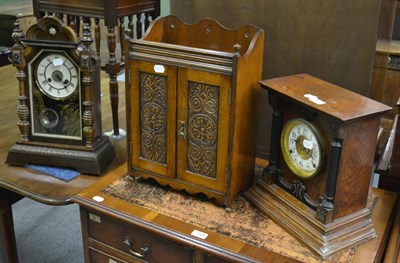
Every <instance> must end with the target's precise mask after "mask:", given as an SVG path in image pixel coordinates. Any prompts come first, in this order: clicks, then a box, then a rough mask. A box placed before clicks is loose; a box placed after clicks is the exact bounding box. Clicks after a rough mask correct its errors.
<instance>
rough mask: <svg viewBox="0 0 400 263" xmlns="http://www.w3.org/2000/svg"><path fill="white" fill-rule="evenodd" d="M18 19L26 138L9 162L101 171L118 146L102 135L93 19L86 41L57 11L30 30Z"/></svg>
mask: <svg viewBox="0 0 400 263" xmlns="http://www.w3.org/2000/svg"><path fill="white" fill-rule="evenodd" d="M16 25H17V27H16V29H15V30H14V34H13V37H14V38H15V40H16V44H15V45H14V47H13V49H12V62H13V65H14V66H15V67H16V68H17V69H18V71H17V78H18V80H19V97H18V99H19V101H20V104H19V106H18V108H17V113H18V117H19V121H18V126H19V129H20V132H21V138H20V140H19V141H18V142H16V144H15V145H14V146H13V147H12V148H11V149H10V151H9V154H8V157H7V161H6V162H7V163H8V164H11V165H21V166H23V165H26V164H29V163H34V164H44V165H55V166H62V167H70V168H75V169H77V170H78V171H80V172H82V173H90V174H99V173H101V172H102V170H104V168H105V167H106V166H107V165H108V164H109V163H110V162H111V160H112V159H113V158H114V150H113V147H112V145H111V143H110V142H109V141H108V139H107V138H105V137H103V136H102V130H101V112H100V89H99V87H100V81H99V78H100V74H99V70H100V69H99V59H98V58H97V57H96V56H95V55H94V53H93V51H92V50H91V49H90V44H91V43H92V42H93V40H92V39H91V33H90V27H89V25H88V24H86V23H85V24H84V32H83V35H82V38H81V40H82V41H81V42H80V41H78V37H77V36H76V34H75V32H74V31H73V30H72V28H70V27H68V26H67V25H65V24H64V23H63V21H62V20H60V19H58V18H55V17H51V16H49V17H45V18H43V19H41V20H39V21H38V22H37V23H36V24H34V25H33V26H31V27H30V28H29V29H28V31H27V32H26V36H24V34H23V32H22V30H21V29H20V28H19V25H18V21H17V23H16ZM80 43H82V48H78V46H79V45H80Z"/></svg>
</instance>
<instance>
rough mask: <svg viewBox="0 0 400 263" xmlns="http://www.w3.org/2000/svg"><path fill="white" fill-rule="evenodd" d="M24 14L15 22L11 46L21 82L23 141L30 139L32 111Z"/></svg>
mask: <svg viewBox="0 0 400 263" xmlns="http://www.w3.org/2000/svg"><path fill="white" fill-rule="evenodd" d="M21 17H22V15H21V14H19V15H17V20H16V21H15V23H14V26H15V28H14V30H13V34H12V38H13V39H14V40H15V44H14V46H13V47H12V48H11V50H12V51H11V60H12V64H13V66H14V67H16V68H17V72H16V74H15V77H16V78H17V79H18V82H19V96H18V100H19V105H18V106H17V114H18V118H19V120H18V128H19V131H20V133H21V138H20V140H21V141H23V142H27V141H29V129H30V126H31V124H30V122H29V117H30V112H29V107H28V105H27V101H28V98H27V96H26V94H25V90H26V87H25V83H26V73H25V72H26V61H25V58H24V56H23V52H24V45H23V44H22V43H21V39H23V38H24V37H25V34H24V33H23V31H22V29H21V28H20V19H21Z"/></svg>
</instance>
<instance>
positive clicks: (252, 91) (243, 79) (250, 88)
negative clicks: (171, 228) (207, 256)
mask: <svg viewBox="0 0 400 263" xmlns="http://www.w3.org/2000/svg"><path fill="white" fill-rule="evenodd" d="M263 48H264V32H262V31H260V32H259V35H258V39H257V41H256V42H255V45H254V47H253V50H252V52H251V53H250V54H248V55H245V56H242V57H239V59H238V64H237V69H236V72H235V74H236V76H234V78H236V81H234V87H233V88H234V93H233V98H232V101H233V105H232V106H233V107H234V115H232V117H233V137H232V145H231V149H232V150H231V151H232V166H231V167H232V170H231V179H230V181H231V190H230V197H229V198H230V199H233V198H234V196H235V195H236V194H237V193H238V192H239V191H243V190H246V189H247V188H248V187H250V186H251V184H252V182H253V177H254V165H255V156H256V143H257V129H258V121H259V102H260V89H261V88H260V85H259V84H258V81H260V80H261V72H262V61H263Z"/></svg>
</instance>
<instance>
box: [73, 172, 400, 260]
mask: <svg viewBox="0 0 400 263" xmlns="http://www.w3.org/2000/svg"><path fill="white" fill-rule="evenodd" d="M126 171H127V170H126V166H125V165H122V166H120V167H118V168H117V169H115V170H113V171H110V173H108V174H107V175H106V176H104V177H103V178H102V179H101V180H99V181H98V182H97V183H96V184H94V185H93V186H92V187H90V188H86V189H85V190H84V191H82V192H81V193H79V194H78V195H76V196H75V197H74V198H73V201H74V202H75V203H78V204H79V205H80V207H81V220H82V230H83V235H84V236H83V243H84V253H85V262H91V261H90V259H92V260H93V257H94V256H96V255H97V256H98V254H95V253H101V254H102V259H103V260H106V259H107V258H113V260H117V261H116V262H120V261H118V259H121V258H122V257H124V258H123V260H126V261H128V262H130V261H131V260H133V257H129V251H128V250H127V248H126V251H125V249H124V251H120V250H118V249H115V248H114V247H112V246H110V245H104V244H101V242H98V240H96V238H97V237H99V236H98V235H99V233H96V232H95V231H96V230H95V228H93V227H91V226H88V222H90V220H92V219H89V217H90V214H94V215H95V216H99V220H100V221H101V220H102V222H103V221H111V222H113V224H114V226H113V228H118V227H123V228H124V232H123V233H124V235H128V234H127V233H129V231H130V230H129V229H134V230H137V231H140V232H145V233H148V234H150V235H153V236H156V237H157V238H160V239H162V240H168V241H171V242H173V243H176V244H179V245H181V246H182V247H185V248H187V249H193V250H194V251H195V252H194V253H197V254H201V252H203V253H204V252H205V253H206V254H207V256H208V257H210V258H212V259H213V260H216V261H215V262H223V261H229V262H293V261H294V260H293V259H290V258H287V257H284V256H282V255H279V254H276V253H273V252H271V251H267V250H265V249H263V248H260V247H256V246H253V245H250V244H248V243H245V242H242V241H239V240H237V239H233V238H230V237H228V236H226V235H223V234H219V233H216V232H214V231H210V230H206V229H203V228H199V227H198V226H195V225H192V224H190V223H189V222H183V221H179V220H177V219H174V218H172V217H170V216H166V215H164V214H161V213H158V212H156V211H153V210H149V209H146V208H143V207H141V206H138V205H134V204H132V203H128V202H127V201H124V200H122V199H119V198H115V197H112V196H109V195H106V194H104V193H103V192H102V190H103V189H104V188H106V187H107V186H108V185H109V184H111V183H112V182H114V181H115V180H117V179H118V178H119V177H121V176H122V175H124V174H125V173H126ZM372 194H374V195H377V196H378V201H377V203H376V204H375V208H374V210H373V213H372V222H373V224H374V226H375V228H376V232H377V235H378V237H377V238H374V239H372V240H370V241H368V242H366V243H364V244H362V245H360V246H359V247H358V248H357V250H356V254H355V256H354V257H353V262H360V263H366V262H380V259H381V258H382V256H383V253H384V249H385V247H386V243H387V239H388V237H389V234H390V229H391V228H390V224H389V223H390V222H391V221H393V219H394V217H393V214H392V210H393V208H394V206H395V201H396V194H395V193H392V192H388V191H385V190H381V189H372ZM95 196H100V197H102V198H104V200H103V201H101V202H98V201H96V200H94V199H93V197H95ZM95 220H96V219H95ZM100 228H101V227H100ZM88 229H90V230H88ZM101 229H103V228H101ZM193 229H197V230H199V231H202V232H205V233H207V234H208V237H207V239H206V240H201V239H199V238H195V237H193V236H192V235H191V232H192V231H193ZM117 232H118V231H117ZM107 233H109V232H107ZM93 236H96V238H94V237H93ZM108 236H113V238H112V239H114V240H119V241H121V240H123V237H122V236H121V237H114V234H112V235H108ZM136 237H137V236H136ZM119 241H118V242H119ZM141 241H142V239H140V241H138V242H141ZM110 242H111V241H110ZM121 243H122V241H121ZM150 246H151V244H150ZM102 249H104V250H102ZM154 250H156V248H155V249H154ZM94 251H95V252H94ZM199 251H200V252H199ZM154 253H162V252H159V250H158V252H157V251H155V252H154ZM200 258H202V259H201V260H199V261H196V262H203V259H204V258H203V257H200ZM144 260H146V258H145V259H144ZM218 260H223V261H218ZM133 261H134V260H133ZM107 262H108V261H107ZM134 262H135V261H134ZM182 262H184V261H182ZM211 262H214V261H211Z"/></svg>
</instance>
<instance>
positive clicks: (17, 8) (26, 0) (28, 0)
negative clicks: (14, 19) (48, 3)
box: [0, 0, 33, 15]
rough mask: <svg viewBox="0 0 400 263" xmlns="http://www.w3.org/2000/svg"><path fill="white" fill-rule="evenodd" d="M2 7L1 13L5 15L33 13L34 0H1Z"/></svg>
mask: <svg viewBox="0 0 400 263" xmlns="http://www.w3.org/2000/svg"><path fill="white" fill-rule="evenodd" d="M0 7H1V8H0V14H4V15H17V14H23V15H31V14H33V10H32V0H1V1H0Z"/></svg>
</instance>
